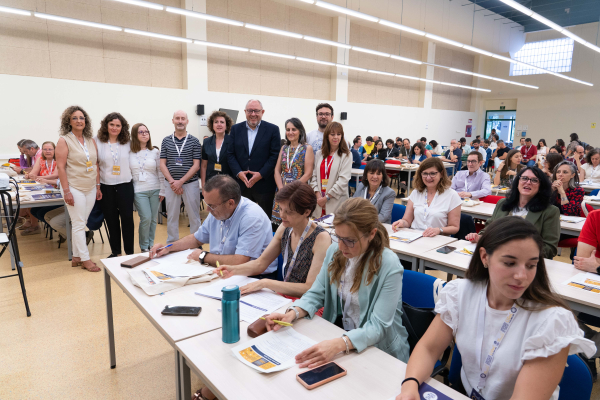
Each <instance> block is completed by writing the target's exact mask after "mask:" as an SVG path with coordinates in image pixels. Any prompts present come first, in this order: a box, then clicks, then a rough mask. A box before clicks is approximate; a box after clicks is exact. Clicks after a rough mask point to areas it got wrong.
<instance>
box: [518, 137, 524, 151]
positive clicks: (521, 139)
mask: <svg viewBox="0 0 600 400" xmlns="http://www.w3.org/2000/svg"><path fill="white" fill-rule="evenodd" d="M519 143H520V145H519V146H517V147H516V149H517V150H519V151H521V148H522V147H523V146H525V138H524V137H522V138H520V139H519Z"/></svg>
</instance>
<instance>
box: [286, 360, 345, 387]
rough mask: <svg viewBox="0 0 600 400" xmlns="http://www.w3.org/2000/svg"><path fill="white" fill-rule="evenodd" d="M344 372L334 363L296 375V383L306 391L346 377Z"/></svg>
mask: <svg viewBox="0 0 600 400" xmlns="http://www.w3.org/2000/svg"><path fill="white" fill-rule="evenodd" d="M346 373H347V372H346V370H345V369H344V368H342V367H340V366H339V365H337V364H336V363H334V362H330V363H328V364H324V365H321V366H319V367H316V368H313V369H311V370H309V371H306V372H303V373H301V374H298V375H296V379H297V380H298V382H300V383H301V384H302V386H304V387H305V388H307V389H308V390H311V389H314V388H316V387H319V386H321V385H324V384H326V383H327V382H331V381H333V380H335V379H337V378H341V377H342V376H344V375H346Z"/></svg>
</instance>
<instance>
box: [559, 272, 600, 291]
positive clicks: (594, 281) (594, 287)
mask: <svg viewBox="0 0 600 400" xmlns="http://www.w3.org/2000/svg"><path fill="white" fill-rule="evenodd" d="M564 284H565V285H567V286H572V287H576V288H578V289H583V290H587V291H588V292H592V293H600V276H598V274H594V273H591V272H581V273H579V274H577V275H575V276H574V277H572V278H570V279H568V280H567V281H566V282H565V283H564Z"/></svg>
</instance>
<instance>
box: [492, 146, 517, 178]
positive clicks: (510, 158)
mask: <svg viewBox="0 0 600 400" xmlns="http://www.w3.org/2000/svg"><path fill="white" fill-rule="evenodd" d="M522 159H523V156H522V155H521V152H520V151H519V150H516V149H513V150H511V151H509V152H508V154H507V155H506V160H504V161H502V162H501V163H500V165H499V166H498V170H497V171H496V176H494V185H496V186H498V185H500V186H507V187H509V186H511V185H512V181H513V179H514V178H515V176H516V175H517V174H518V173H519V172H520V171H521V170H522V169H523V168H525V166H524V165H523V164H521V160H522Z"/></svg>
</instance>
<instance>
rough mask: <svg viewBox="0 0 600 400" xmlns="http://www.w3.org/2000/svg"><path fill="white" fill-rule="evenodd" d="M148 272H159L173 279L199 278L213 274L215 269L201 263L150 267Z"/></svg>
mask: <svg viewBox="0 0 600 400" xmlns="http://www.w3.org/2000/svg"><path fill="white" fill-rule="evenodd" d="M147 269H148V270H152V271H157V272H160V273H163V274H166V275H170V276H173V277H185V278H187V277H190V278H191V277H198V276H202V275H204V274H209V273H211V272H212V271H213V270H214V268H213V267H210V266H206V265H201V264H200V263H197V262H195V263H191V264H187V263H186V264H180V263H172V264H171V263H169V264H166V263H162V264H160V265H157V266H154V267H148V268H147Z"/></svg>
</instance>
